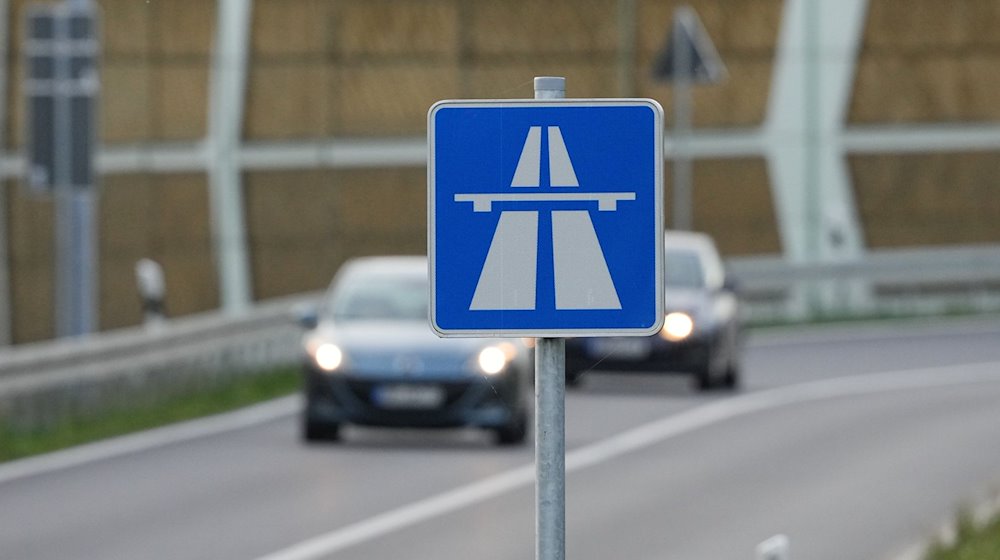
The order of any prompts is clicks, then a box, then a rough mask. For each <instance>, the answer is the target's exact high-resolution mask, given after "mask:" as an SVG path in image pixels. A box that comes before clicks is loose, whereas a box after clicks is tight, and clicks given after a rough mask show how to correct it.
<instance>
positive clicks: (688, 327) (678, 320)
mask: <svg viewBox="0 0 1000 560" xmlns="http://www.w3.org/2000/svg"><path fill="white" fill-rule="evenodd" d="M692 332H694V319H692V318H691V316H690V315H688V314H687V313H684V312H682V311H674V312H672V313H667V316H666V318H664V319H663V329H661V330H660V336H662V337H663V338H665V339H667V340H669V341H670V342H680V341H682V340H684V339H685V338H687V337H689V336H691V333H692Z"/></svg>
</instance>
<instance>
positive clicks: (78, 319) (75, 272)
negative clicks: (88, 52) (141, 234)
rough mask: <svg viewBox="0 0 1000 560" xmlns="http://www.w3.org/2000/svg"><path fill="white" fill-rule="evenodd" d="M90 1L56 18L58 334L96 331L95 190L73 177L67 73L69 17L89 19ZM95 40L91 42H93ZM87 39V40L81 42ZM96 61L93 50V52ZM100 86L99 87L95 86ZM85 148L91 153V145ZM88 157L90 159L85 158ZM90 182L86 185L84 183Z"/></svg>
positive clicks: (69, 4)
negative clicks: (87, 15)
mask: <svg viewBox="0 0 1000 560" xmlns="http://www.w3.org/2000/svg"><path fill="white" fill-rule="evenodd" d="M93 9H94V8H93V4H92V2H91V1H90V0H66V1H65V2H64V3H63V4H62V5H61V6H60V10H61V13H62V16H61V17H57V18H55V21H54V23H55V45H56V50H57V55H56V57H55V66H56V67H55V88H56V89H55V115H54V120H55V123H56V125H55V139H56V151H57V155H56V157H55V169H54V171H55V177H54V179H55V180H54V194H55V213H56V216H55V218H56V227H55V229H56V241H55V243H56V267H55V273H56V298H55V304H56V335H57V336H59V337H66V336H80V335H84V334H88V333H90V332H92V331H93V330H94V327H95V322H96V321H95V317H96V313H95V300H96V298H97V282H96V272H95V271H96V269H97V251H96V249H95V246H96V237H97V235H96V226H95V223H94V206H95V204H94V193H93V190H94V185H92V184H77V183H78V181H77V178H75V177H74V174H73V157H74V156H75V154H74V150H77V149H80V146H76V145H74V142H73V133H74V130H73V127H74V126H77V124H78V123H75V122H74V121H73V118H72V108H71V102H72V96H73V95H74V94H76V93H78V91H79V84H78V83H77V82H78V81H79V77H77V76H74V75H73V73H72V71H71V68H70V58H69V53H71V52H74V51H75V49H76V45H75V44H74V41H75V40H76V39H82V38H74V37H73V36H72V34H71V33H70V23H69V19H70V16H71V15H73V14H81V13H82V14H92V13H93ZM93 39H94V38H93V37H92V38H91V40H93ZM84 40H86V39H84ZM94 51H95V54H94V56H96V52H97V49H96V47H95V48H94ZM93 85H94V87H98V86H97V84H96V83H95V84H93ZM86 149H88V150H90V149H92V142H90V143H88V145H87V146H86ZM86 157H92V156H91V155H90V154H87V155H86ZM88 182H89V181H88Z"/></svg>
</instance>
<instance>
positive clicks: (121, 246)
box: [98, 175, 160, 262]
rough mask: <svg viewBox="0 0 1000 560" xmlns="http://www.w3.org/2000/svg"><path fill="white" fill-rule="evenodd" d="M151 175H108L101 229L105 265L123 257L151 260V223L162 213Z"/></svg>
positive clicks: (103, 187) (101, 200)
mask: <svg viewBox="0 0 1000 560" xmlns="http://www.w3.org/2000/svg"><path fill="white" fill-rule="evenodd" d="M153 193H154V190H153V186H152V184H151V181H150V178H149V176H148V175H108V176H105V177H102V178H101V189H100V191H99V194H98V227H99V239H100V250H101V252H100V258H101V261H102V262H103V261H105V260H107V259H113V258H116V257H117V256H119V255H121V254H123V253H124V254H128V255H129V256H137V258H141V257H146V256H149V254H148V252H149V246H150V236H151V227H152V222H151V219H152V218H154V217H155V214H156V213H158V212H159V211H160V208H158V207H156V206H155V205H154V203H153V196H154V194H153Z"/></svg>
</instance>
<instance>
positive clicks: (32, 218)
mask: <svg viewBox="0 0 1000 560" xmlns="http://www.w3.org/2000/svg"><path fill="white" fill-rule="evenodd" d="M10 194H11V196H10V198H9V199H8V205H9V206H8V207H7V212H8V223H7V227H8V231H9V235H10V237H9V239H8V242H9V243H10V245H9V251H10V256H11V258H12V259H13V260H15V261H24V262H32V263H44V264H46V265H51V264H52V259H53V258H54V256H53V251H54V249H53V243H54V239H55V238H54V233H53V228H54V226H55V222H54V221H53V204H52V197H51V196H34V195H29V194H28V190H27V189H25V188H23V186H20V185H19V186H16V187H14V188H13V189H11V191H10Z"/></svg>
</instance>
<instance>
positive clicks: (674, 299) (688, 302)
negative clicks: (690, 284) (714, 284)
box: [663, 287, 709, 315]
mask: <svg viewBox="0 0 1000 560" xmlns="http://www.w3.org/2000/svg"><path fill="white" fill-rule="evenodd" d="M663 299H664V307H666V311H667V313H669V312H671V311H684V312H686V313H693V314H696V315H697V314H700V313H703V312H704V309H705V308H706V307H708V304H709V295H708V292H706V291H705V290H695V289H690V288H669V287H668V288H667V289H666V290H665V291H664V297H663Z"/></svg>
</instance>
